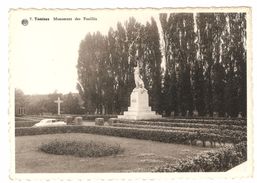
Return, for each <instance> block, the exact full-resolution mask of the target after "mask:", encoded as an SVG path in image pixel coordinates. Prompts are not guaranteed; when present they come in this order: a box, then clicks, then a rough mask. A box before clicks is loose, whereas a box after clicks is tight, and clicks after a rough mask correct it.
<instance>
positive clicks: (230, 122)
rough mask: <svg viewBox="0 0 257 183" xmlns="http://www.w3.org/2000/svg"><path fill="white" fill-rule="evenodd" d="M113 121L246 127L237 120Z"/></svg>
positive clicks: (242, 122) (164, 119)
mask: <svg viewBox="0 0 257 183" xmlns="http://www.w3.org/2000/svg"><path fill="white" fill-rule="evenodd" d="M112 120H113V121H119V122H133V123H134V122H149V123H153V122H154V123H156V122H157V123H159V122H164V123H200V124H213V125H237V126H246V124H247V121H246V120H243V119H240V120H239V119H238V120H232V119H222V120H218V119H178V118H161V119H150V120H141V121H136V120H124V119H118V118H114V119H112Z"/></svg>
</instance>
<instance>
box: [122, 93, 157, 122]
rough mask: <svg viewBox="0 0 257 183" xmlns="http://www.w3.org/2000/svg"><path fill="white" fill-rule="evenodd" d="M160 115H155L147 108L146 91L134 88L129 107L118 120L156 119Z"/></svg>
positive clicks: (147, 98)
mask: <svg viewBox="0 0 257 183" xmlns="http://www.w3.org/2000/svg"><path fill="white" fill-rule="evenodd" d="M161 117H162V116H161V115H158V114H156V112H155V111H152V110H151V107H150V106H149V97H148V91H147V90H146V89H145V88H135V89H134V90H133V91H132V93H131V95H130V107H129V108H128V111H125V112H124V114H123V115H119V116H118V118H119V119H132V120H143V119H158V118H161Z"/></svg>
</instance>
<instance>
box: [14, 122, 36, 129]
mask: <svg viewBox="0 0 257 183" xmlns="http://www.w3.org/2000/svg"><path fill="white" fill-rule="evenodd" d="M36 123H38V121H18V122H17V121H16V122H15V128H18V127H32V126H33V125H34V124H36Z"/></svg>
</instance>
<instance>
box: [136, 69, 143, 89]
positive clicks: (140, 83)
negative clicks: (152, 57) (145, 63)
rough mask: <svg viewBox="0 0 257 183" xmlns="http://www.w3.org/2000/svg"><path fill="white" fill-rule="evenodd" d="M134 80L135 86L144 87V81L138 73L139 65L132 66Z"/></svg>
mask: <svg viewBox="0 0 257 183" xmlns="http://www.w3.org/2000/svg"><path fill="white" fill-rule="evenodd" d="M134 80H135V84H136V88H137V89H138V88H142V89H145V84H144V81H143V80H142V76H141V75H140V70H139V65H137V66H136V67H134Z"/></svg>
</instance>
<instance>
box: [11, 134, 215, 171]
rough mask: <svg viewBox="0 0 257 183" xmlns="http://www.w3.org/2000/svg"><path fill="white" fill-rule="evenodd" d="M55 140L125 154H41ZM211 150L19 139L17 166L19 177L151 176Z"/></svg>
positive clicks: (77, 137)
mask: <svg viewBox="0 0 257 183" xmlns="http://www.w3.org/2000/svg"><path fill="white" fill-rule="evenodd" d="M54 140H58V141H60V142H63V141H68V142H70V141H79V142H83V141H86V142H90V141H97V142H102V143H105V144H119V145H120V147H122V148H124V149H125V151H124V152H123V153H122V154H117V155H114V156H103V157H98V158H94V157H79V156H73V155H63V156H60V155H55V154H47V153H44V152H42V151H39V150H38V149H39V147H40V146H41V144H47V143H50V142H53V141H54ZM209 150H210V148H203V147H198V146H189V145H180V144H167V143H161V142H154V141H149V140H138V139H129V138H122V137H112V136H104V135H95V134H82V133H68V134H48V135H36V136H18V137H15V151H16V155H15V160H16V161H15V166H16V173H88V172H149V171H151V170H152V168H153V167H156V166H160V165H162V164H164V163H170V164H175V163H176V162H177V161H178V160H179V159H183V158H186V157H194V156H196V154H198V153H200V152H203V151H209Z"/></svg>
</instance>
